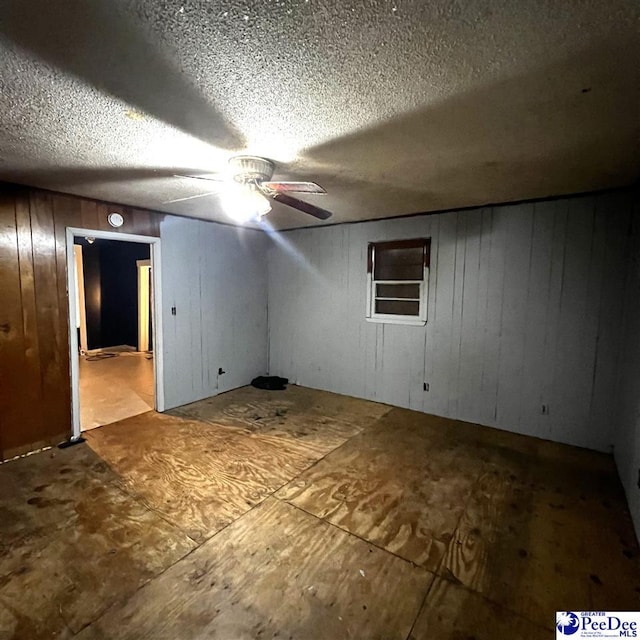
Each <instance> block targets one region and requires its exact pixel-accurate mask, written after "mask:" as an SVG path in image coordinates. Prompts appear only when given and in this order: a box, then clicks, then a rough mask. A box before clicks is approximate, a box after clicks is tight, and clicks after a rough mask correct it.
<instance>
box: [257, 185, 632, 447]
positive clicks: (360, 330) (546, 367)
mask: <svg viewBox="0 0 640 640" xmlns="http://www.w3.org/2000/svg"><path fill="white" fill-rule="evenodd" d="M630 215H631V213H630V202H629V198H628V196H625V195H624V194H621V193H610V194H604V195H597V196H580V197H572V198H562V199H558V200H555V201H553V200H549V201H544V202H537V203H524V204H515V205H504V206H494V207H491V208H484V209H477V210H468V211H461V212H449V213H443V214H438V215H434V216H418V217H413V218H406V219H401V220H384V221H375V222H368V223H359V224H352V225H345V226H337V227H332V228H330V229H305V230H299V231H292V232H286V233H283V234H281V237H282V239H283V240H282V241H280V242H278V243H272V244H271V247H270V249H269V269H268V271H269V323H270V329H269V331H270V333H269V335H270V340H269V349H270V353H269V361H270V369H271V373H273V374H276V375H283V376H286V377H290V378H292V379H293V380H295V381H297V382H300V383H302V384H305V385H307V386H311V387H316V388H322V389H327V390H330V391H337V392H340V393H346V394H350V395H355V396H361V397H365V398H370V399H375V400H380V401H383V402H388V403H390V404H395V405H399V406H404V407H410V408H417V409H422V410H423V411H426V412H429V413H434V414H436V415H443V416H448V417H453V418H459V419H464V420H468V421H472V422H478V423H480V424H486V425H490V426H497V427H500V428H504V429H509V430H512V431H516V432H520V433H525V434H529V435H534V436H539V437H544V438H550V439H554V440H559V441H561V442H568V443H571V444H576V445H580V446H586V447H591V448H595V449H600V450H603V451H608V450H610V445H611V442H612V438H613V435H612V433H611V427H610V424H611V419H610V415H609V416H608V415H607V411H606V408H608V409H609V410H610V408H611V407H610V398H611V396H612V394H613V385H614V384H615V371H616V366H617V357H618V346H617V345H618V340H619V336H618V335H617V334H616V330H615V326H616V321H617V323H618V326H619V323H620V317H621V316H620V314H621V309H620V303H618V304H616V302H615V298H616V296H617V297H618V299H620V298H621V297H622V296H621V293H620V287H621V286H622V284H621V283H622V282H623V281H624V269H625V264H626V263H625V255H626V249H625V238H626V234H627V226H626V225H628V221H629V219H630ZM423 236H426V237H431V239H432V245H431V247H432V261H431V264H432V266H431V272H430V290H429V314H428V322H427V325H426V326H425V327H415V326H403V325H393V324H374V323H369V322H367V321H366V320H365V311H364V306H365V305H364V296H365V292H366V246H367V243H368V242H377V241H384V240H395V239H403V238H416V237H423ZM286 246H289V247H293V248H295V251H296V253H295V254H294V253H293V252H291V251H290V250H288V249H287V248H286ZM305 259H306V260H307V261H308V262H309V263H310V265H311V268H310V269H308V268H304V267H301V266H300V265H301V264H303V263H304V260H305ZM621 274H622V275H621ZM618 333H619V331H618ZM328 371H330V375H329V374H328ZM423 382H428V383H429V391H428V392H427V391H423V390H422V383H423ZM607 398H609V400H608V399H607ZM542 405H545V406H546V408H547V409H548V413H546V414H544V415H543V413H542Z"/></svg>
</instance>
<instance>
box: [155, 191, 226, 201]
mask: <svg viewBox="0 0 640 640" xmlns="http://www.w3.org/2000/svg"><path fill="white" fill-rule="evenodd" d="M217 193H220V191H207V193H198V194H197V195H195V196H187V197H186V198H176V199H175V200H165V201H164V202H163V203H162V204H173V203H174V202H184V201H185V200H195V199H196V198H204V197H205V196H213V195H215V194H217Z"/></svg>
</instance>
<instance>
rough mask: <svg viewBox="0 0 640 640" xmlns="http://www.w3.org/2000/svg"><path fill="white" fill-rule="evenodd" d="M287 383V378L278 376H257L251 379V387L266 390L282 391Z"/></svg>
mask: <svg viewBox="0 0 640 640" xmlns="http://www.w3.org/2000/svg"><path fill="white" fill-rule="evenodd" d="M288 384H289V379H288V378H279V377H278V376H258V377H257V378H254V379H253V380H252V381H251V386H252V387H255V388H256V389H267V390H268V391H284V390H285V389H286V388H287V387H286V385H288Z"/></svg>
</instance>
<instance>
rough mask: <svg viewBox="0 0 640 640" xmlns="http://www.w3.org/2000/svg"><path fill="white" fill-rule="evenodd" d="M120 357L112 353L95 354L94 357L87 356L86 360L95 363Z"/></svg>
mask: <svg viewBox="0 0 640 640" xmlns="http://www.w3.org/2000/svg"><path fill="white" fill-rule="evenodd" d="M119 355H120V354H119V353H112V352H104V353H95V354H93V355H92V356H87V357H86V358H85V360H86V361H87V362H95V361H97V360H106V359H107V358H116V357H118V356H119Z"/></svg>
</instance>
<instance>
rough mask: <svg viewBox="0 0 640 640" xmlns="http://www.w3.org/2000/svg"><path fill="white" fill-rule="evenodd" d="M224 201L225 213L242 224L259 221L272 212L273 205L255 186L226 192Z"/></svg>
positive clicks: (245, 186)
mask: <svg viewBox="0 0 640 640" xmlns="http://www.w3.org/2000/svg"><path fill="white" fill-rule="evenodd" d="M221 200H222V207H223V209H224V211H225V213H226V214H227V215H228V216H229V217H230V218H231V219H232V220H233V221H234V222H238V223H240V224H244V223H245V222H251V221H252V220H259V219H260V218H262V216H264V215H266V214H267V213H269V211H271V203H270V202H269V199H268V198H266V197H265V196H264V195H263V194H262V193H260V191H258V189H257V188H256V187H255V186H254V185H240V184H239V185H237V186H236V187H234V188H230V189H227V190H226V193H224V195H223V197H222V198H221Z"/></svg>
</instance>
